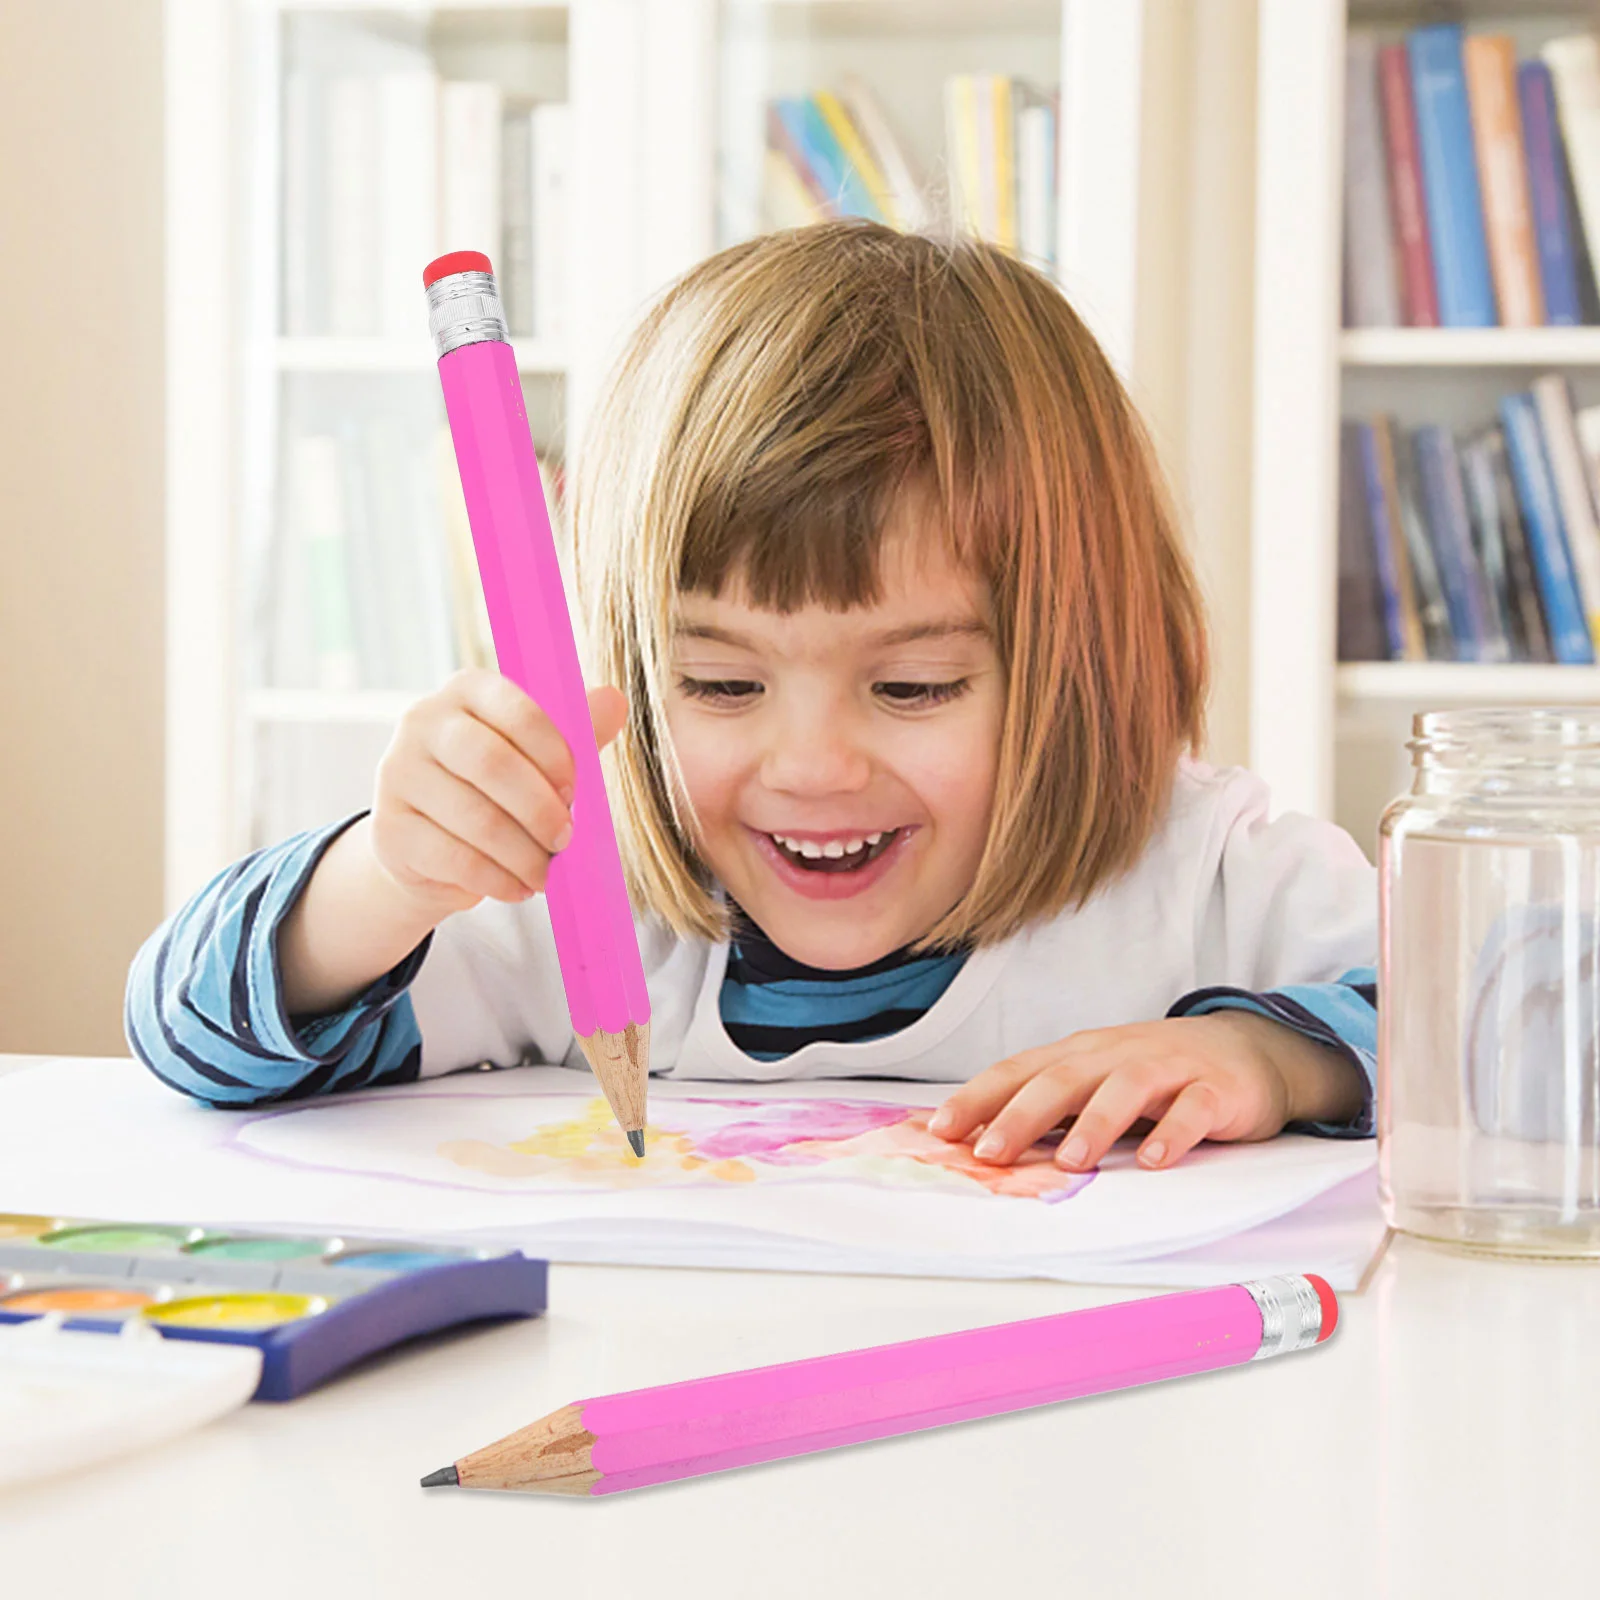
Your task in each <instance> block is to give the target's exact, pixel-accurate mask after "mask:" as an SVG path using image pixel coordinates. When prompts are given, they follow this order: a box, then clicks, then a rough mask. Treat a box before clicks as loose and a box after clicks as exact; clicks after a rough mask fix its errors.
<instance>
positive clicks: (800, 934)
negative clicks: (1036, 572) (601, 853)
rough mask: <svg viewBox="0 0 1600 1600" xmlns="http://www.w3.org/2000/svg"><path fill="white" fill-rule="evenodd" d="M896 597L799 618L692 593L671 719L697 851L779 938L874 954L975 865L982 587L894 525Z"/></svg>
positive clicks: (986, 758) (808, 956) (986, 803)
mask: <svg viewBox="0 0 1600 1600" xmlns="http://www.w3.org/2000/svg"><path fill="white" fill-rule="evenodd" d="M881 578H882V591H883V592H882V598H881V601H880V603H878V604H877V605H874V606H870V607H859V608H856V609H853V610H850V611H843V612H840V611H828V610H826V609H824V608H823V607H821V606H808V607H806V608H804V609H803V610H800V611H794V612H790V613H788V614H787V615H786V614H783V613H780V612H776V611H765V610H759V609H757V608H755V607H754V606H752V605H750V604H749V603H748V600H747V598H746V597H745V596H744V594H743V592H742V589H741V588H738V587H730V588H728V589H725V590H724V591H723V593H721V594H720V595H718V596H716V597H715V598H713V597H710V596H707V595H703V594H687V595H684V596H683V597H682V601H681V606H680V610H679V616H678V628H677V633H676V637H675V640H674V649H673V671H672V677H671V682H670V683H669V685H668V689H667V720H668V726H669V729H670V731H671V735H672V741H673V745H674V748H675V749H676V752H677V757H678V761H679V763H680V765H681V767H682V770H683V775H684V779H685V781H686V783H687V786H688V791H689V796H690V799H691V800H692V801H693V803H694V808H695V812H696V815H697V816H698V819H699V823H700V827H701V830H702V834H701V839H700V851H701V854H702V856H703V858H704V860H705V861H706V863H707V865H708V866H709V867H710V868H711V870H712V872H713V873H714V874H715V875H716V877H717V879H718V881H719V882H721V883H722V884H723V885H724V887H726V889H727V891H728V893H729V894H731V895H732V896H733V898H734V899H735V900H737V901H738V903H739V904H740V905H741V906H743V907H744V909H745V910H746V911H747V912H748V913H749V914H750V916H751V917H753V918H754V919H755V921H756V922H757V924H759V926H760V927H761V928H762V929H763V930H764V931H765V932H766V933H767V935H768V936H769V937H770V938H771V939H773V940H774V941H775V942H776V944H777V945H778V947H779V948H780V949H782V950H783V951H784V952H785V953H786V954H787V955H789V956H791V957H792V958H793V959H795V960H796V961H801V962H804V963H806V964H807V965H808V966H815V967H825V968H830V969H835V970H837V969H840V968H845V967H857V966H864V965H866V964H867V963H868V962H872V961H876V960H878V959H879V958H880V957H881V956H885V955H887V954H888V953H889V952H890V951H891V950H895V949H898V948H899V947H900V946H901V945H905V944H909V943H910V942H911V941H912V940H914V939H917V938H919V937H920V936H921V935H923V934H924V933H926V932H927V931H928V930H929V929H930V928H931V927H932V926H933V925H934V924H935V923H936V922H937V921H938V920H939V918H940V917H942V916H943V915H944V914H945V912H947V911H948V910H950V908H951V907H952V906H953V905H955V903H956V902H957V901H958V900H959V899H960V898H961V897H962V895H963V894H965V893H966V891H967V889H968V888H969V887H970V885H971V883H972V881H973V877H974V875H975V873H976V871H977V866H978V858H979V856H980V855H981V854H982V852H983V844H984V839H985V837H986V835H987V831H988V824H989V808H990V803H991V801H992V799H993V796H994V783H995V768H996V761H997V755H998V750H999V743H1000V723H1001V716H1002V712H1003V709H1004V704H1005V684H1004V681H1003V674H1002V671H1001V666H1000V660H999V657H998V655H997V653H996V650H995V646H994V640H993V638H992V637H991V635H990V632H989V625H988V621H987V604H986V601H987V595H986V591H985V587H984V585H983V584H982V583H981V582H980V581H978V580H977V579H975V578H974V577H973V576H972V575H971V574H970V573H968V572H966V571H964V570H963V569H962V568H960V567H958V566H956V565H955V564H954V563H953V562H951V560H950V559H949V557H948V556H946V555H945V554H944V553H943V551H942V549H941V548H939V546H938V544H937V542H936V541H932V540H927V539H922V540H918V538H917V537H916V535H915V533H914V532H913V531H911V530H909V529H906V530H905V531H900V530H897V529H893V528H891V529H890V530H888V531H887V532H886V535H885V538H884V542H883V550H882V572H881Z"/></svg>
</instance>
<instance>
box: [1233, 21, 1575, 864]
mask: <svg viewBox="0 0 1600 1600" xmlns="http://www.w3.org/2000/svg"><path fill="white" fill-rule="evenodd" d="M1424 12H1427V15H1426V16H1425V15H1424ZM1437 13H1438V8H1432V9H1431V10H1430V9H1429V8H1426V7H1424V6H1421V5H1418V4H1406V3H1402V0H1349V3H1348V4H1347V3H1346V0H1261V5H1260V16H1259V33H1258V59H1257V169H1256V180H1257V183H1256V284H1257V303H1256V323H1255V399H1254V406H1255V422H1254V471H1253V485H1252V491H1253V492H1252V500H1253V508H1252V519H1251V521H1252V527H1251V585H1252V587H1251V629H1250V651H1251V670H1250V685H1251V711H1250V742H1251V758H1250V759H1251V765H1252V766H1253V767H1254V768H1255V769H1256V770H1257V771H1258V772H1260V773H1261V774H1262V775H1263V776H1264V777H1265V778H1266V779H1267V781H1268V783H1269V784H1270V785H1271V788H1272V791H1273V797H1274V804H1275V806H1276V807H1278V808H1282V809H1293V810H1299V811H1307V812H1311V813H1313V814H1315V815H1318V816H1327V817H1333V818H1334V819H1335V820H1336V821H1338V822H1339V823H1340V824H1341V825H1342V826H1344V827H1346V828H1348V829H1349V830H1350V831H1351V833H1353V834H1354V835H1355V836H1356V838H1357V839H1358V840H1359V841H1360V842H1361V844H1362V845H1363V846H1364V847H1365V848H1366V849H1367V851H1368V853H1369V854H1371V853H1373V852H1375V850H1376V839H1377V823H1378V817H1379V815H1380V813H1381V811H1382V808H1383V806H1384V805H1385V804H1386V803H1387V801H1388V800H1389V799H1391V798H1393V797H1394V796H1395V795H1397V794H1399V793H1401V792H1402V790H1403V789H1405V788H1406V787H1408V786H1409V783H1410V758H1409V755H1408V753H1407V751H1406V749H1405V740H1406V739H1407V738H1408V737H1409V736H1410V731H1411V726H1412V718H1413V716H1414V714H1415V713H1416V712H1418V711H1423V710H1430V709H1443V708H1447V707H1450V706H1464V705H1474V704H1493V705H1517V704H1537V703H1541V702H1543V703H1550V702H1554V701H1559V702H1564V703H1584V704H1593V703H1597V702H1600V668H1594V667H1569V666H1527V665H1510V666H1486V665H1478V664H1457V663H1437V662H1392V663H1391V662H1362V663H1345V664H1340V663H1338V662H1337V661H1336V659H1335V657H1336V636H1335V622H1336V606H1337V565H1338V487H1337V476H1338V473H1337V451H1338V426H1339V419H1340V418H1341V416H1345V415H1352V416H1353V415H1361V414H1365V413H1369V412H1373V411H1378V410H1384V411H1391V412H1393V413H1394V414H1395V415H1396V416H1397V417H1398V418H1399V419H1400V420H1401V421H1402V422H1403V423H1406V424H1415V423H1420V422H1424V421H1439V422H1444V423H1447V424H1449V425H1451V426H1455V427H1468V426H1472V425H1474V424H1475V423H1480V422H1486V421H1488V420H1489V419H1490V417H1491V416H1492V414H1493V408H1494V403H1495V400H1496V399H1497V398H1498V397H1499V396H1500V395H1501V394H1503V393H1505V392H1506V391H1507V390H1509V389H1512V388H1514V387H1517V386H1520V385H1525V384H1526V382H1527V381H1528V380H1529V378H1530V377H1532V376H1535V375H1537V374H1540V373H1544V372H1564V373H1566V374H1567V376H1568V378H1569V379H1570V381H1571V382H1572V385H1573V388H1574V391H1575V394H1576V396H1577V398H1578V401H1579V403H1580V404H1591V403H1594V402H1595V401H1597V400H1600V328H1595V327H1582V328H1532V329H1510V328H1507V329H1501V328H1484V329H1459V328H1363V329H1351V330H1344V329H1341V327H1340V310H1341V307H1340V282H1341V248H1342V231H1341V209H1342V178H1343V139H1344V45H1345V35H1346V29H1347V27H1350V26H1370V27H1376V28H1379V29H1387V30H1393V31H1394V34H1395V36H1398V35H1399V33H1400V32H1402V31H1403V30H1404V29H1406V28H1408V27H1412V26H1416V25H1417V24H1418V23H1419V22H1421V21H1424V20H1438V16H1437ZM1449 15H1450V19H1451V20H1459V21H1462V22H1464V23H1465V24H1466V25H1467V26H1468V27H1469V28H1472V27H1484V28H1488V27H1493V28H1495V29H1496V30H1497V31H1503V32H1507V33H1510V34H1511V35H1512V37H1513V38H1514V39H1515V40H1516V42H1517V46H1518V50H1519V55H1526V54H1529V53H1531V52H1532V51H1533V50H1534V49H1536V48H1537V46H1538V45H1539V44H1540V43H1542V42H1543V41H1544V40H1545V39H1548V38H1551V37H1554V36H1556V35H1558V34H1561V33H1567V32H1576V31H1579V30H1581V29H1583V28H1586V27H1592V26H1594V25H1595V23H1596V16H1595V14H1594V12H1593V8H1592V7H1589V6H1586V5H1584V4H1582V3H1581V0H1572V3H1562V0H1538V3H1532V4H1519V3H1518V0H1490V3H1482V0H1468V3H1464V4H1458V5H1455V6H1453V7H1451V8H1450V11H1449Z"/></svg>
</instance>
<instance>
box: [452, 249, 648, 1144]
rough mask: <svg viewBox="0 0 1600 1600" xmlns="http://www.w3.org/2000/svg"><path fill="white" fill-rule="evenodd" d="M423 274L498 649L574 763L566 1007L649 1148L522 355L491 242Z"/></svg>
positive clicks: (640, 1010) (606, 831) (558, 885)
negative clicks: (509, 324)
mask: <svg viewBox="0 0 1600 1600" xmlns="http://www.w3.org/2000/svg"><path fill="white" fill-rule="evenodd" d="M422 283H423V287H424V288H425V289H426V290H427V292H428V328H429V331H430V332H431V333H432V335H433V341H434V348H435V349H437V350H438V352H439V381H440V383H441V384H443V386H444V405H445V412H446V414H447V415H448V417H449V419H450V436H451V438H452V439H453V440H454V441H455V448H456V464H457V466H458V467H459V468H460V471H461V489H462V493H463V495H464V496H465V498H466V502H467V520H468V521H469V522H470V523H471V525H472V543H473V548H474V549H475V550H476V552H477V557H478V572H479V575H480V577H481V578H482V580H483V597H484V600H485V602H486V604H487V607H488V612H489V628H490V632H491V633H492V634H493V635H494V650H495V657H496V660H497V661H498V663H499V668H500V671H501V672H502V673H503V674H504V675H505V676H506V677H507V678H509V679H510V680H511V681H512V682H513V683H514V684H516V686H517V687H518V688H519V689H521V690H522V691H523V693H524V694H526V695H527V696H528V697H529V698H530V699H531V700H533V701H534V703H535V704H536V705H538V707H539V709H540V710H541V711H543V712H544V714H545V715H546V716H547V717H549V719H550V720H551V721H552V722H553V723H554V724H555V725H556V728H557V729H558V730H559V732H560V734H561V736H562V738H564V739H565V740H566V741H567V745H568V747H569V748H570V749H571V751H572V759H573V763H574V767H575V769H576V779H575V781H574V785H573V797H572V842H571V843H570V844H568V846H567V847H566V849H564V850H562V851H560V852H558V853H557V854H556V855H555V856H554V857H552V858H551V862H550V872H549V876H548V878H547V879H546V882H545V891H544V892H545V899H546V900H547V901H548V902H549V905H550V922H551V925H552V927H553V928H554V930H555V940H556V953H557V955H558V956H559V958H560V962H561V981H562V983H563V985H564V986H565V988H566V991H567V1007H568V1009H569V1010H570V1011H571V1013H572V1026H573V1029H574V1030H575V1032H576V1033H577V1036H578V1043H579V1044H580V1045H582V1047H583V1053H584V1055H586V1056H587V1057H588V1059H589V1065H590V1066H591V1067H593V1068H594V1075H595V1077H596V1078H598V1079H599V1081H600V1087H601V1088H602V1089H603V1090H604V1091H605V1096H606V1099H607V1100H608V1101H609V1102H610V1105H611V1109H612V1111H613V1113H614V1114H615V1115H616V1119H617V1121H618V1122H619V1123H620V1124H621V1125H622V1131H623V1132H624V1133H626V1134H627V1136H628V1143H629V1145H630V1146H631V1147H632V1149H633V1153H634V1154H635V1155H637V1156H642V1155H643V1154H644V1118H645V1082H646V1077H647V1074H648V1072H649V1063H650V996H649V994H648V992H647V991H646V989H645V984H644V965H643V963H642V962H641V961H640V959H639V939H638V935H637V933H635V931H634V926H633V913H632V911H631V910H630V908H629V905H628V891H627V888H626V886H625V884H624V882H623V877H622V861H621V858H620V856H619V855H618V852H617V835H616V830H615V828H614V827H613V825H612V821H611V806H610V802H609V801H608V800H607V799H606V789H605V780H604V779H603V778H602V777H601V774H600V755H599V751H598V750H597V749H596V747H595V740H594V728H593V725H592V724H591V723H590V720H589V703H588V699H587V697H586V695H585V693H584V687H583V674H582V672H581V671H580V670H579V667H578V649H577V644H576V642H575V641H574V639H573V636H572V618H571V616H570V614H569V613H568V611H567V600H566V595H565V593H564V592H563V590H562V586H561V569H560V567H559V565H558V564H557V562H556V545H555V539H554V537H553V536H552V534H551V532H550V514H549V511H548V510H547V509H546V507H545V503H544V488H543V485H542V484H541V483H540V481H539V463H538V462H537V460H535V458H534V453H533V439H532V437H531V436H530V434H529V432H528V413H527V410H526V408H525V406H524V404H523V399H522V380H521V377H520V376H519V374H518V372H517V361H516V356H515V355H514V354H513V352H512V349H511V345H510V343H509V339H508V335H507V331H506V321H505V314H504V312H503V311H502V310H501V308H500V293H499V290H498V289H497V288H496V287H495V281H494V271H493V269H492V268H491V266H490V265H489V258H488V257H487V256H485V255H480V254H479V253H478V252H477V251H476V250H457V251H455V252H453V253H452V254H450V255H445V256H440V257H439V259H438V260H437V261H434V262H432V263H430V264H429V266H428V268H427V269H426V270H425V271H424V272H423V274H422Z"/></svg>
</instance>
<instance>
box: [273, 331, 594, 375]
mask: <svg viewBox="0 0 1600 1600" xmlns="http://www.w3.org/2000/svg"><path fill="white" fill-rule="evenodd" d="M511 348H512V349H513V350H514V351H515V352H516V357H517V370H518V371H519V372H522V373H524V374H538V375H540V376H543V377H559V376H561V375H562V374H564V373H565V372H566V370H567V356H566V350H565V348H564V347H563V345H562V344H561V343H559V342H558V341H556V340H553V339H552V340H540V339H517V338H513V339H512V341H511ZM273 358H274V360H275V361H276V363H277V366H278V370H279V371H280V372H427V373H431V372H432V371H433V369H434V363H435V360H436V357H435V356H434V352H433V346H432V345H430V344H429V343H428V341H427V340H426V339H411V340H407V339H382V338H364V339H363V338H352V339H333V338H301V339H289V338H282V337H280V338H279V339H277V340H276V341H275V342H274V345H273Z"/></svg>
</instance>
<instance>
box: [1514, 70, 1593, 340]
mask: <svg viewBox="0 0 1600 1600" xmlns="http://www.w3.org/2000/svg"><path fill="white" fill-rule="evenodd" d="M1517 102H1518V105H1519V106H1520V108H1521V111H1522V136H1523V140H1524V143H1525V144H1526V146H1527V153H1528V207H1529V213H1530V217H1531V220H1532V223H1533V237H1534V243H1535V246H1536V247H1537V250H1538V256H1539V280H1540V287H1541V288H1542V290H1543V292H1544V309H1545V321H1546V322H1547V323H1548V324H1550V326H1552V327H1572V326H1574V325H1575V324H1577V323H1580V322H1582V321H1583V304H1582V301H1581V300H1580V299H1579V295H1578V259H1577V255H1576V253H1575V251H1574V249H1573V233H1572V213H1571V210H1570V208H1569V205H1568V201H1567V189H1568V187H1569V179H1568V177H1567V174H1566V173H1565V172H1564V171H1563V168H1564V166H1565V152H1564V151H1563V150H1562V148H1561V135H1560V132H1559V130H1558V129H1557V127H1556V99H1555V89H1554V87H1553V85H1552V84H1551V81H1550V68H1549V67H1548V66H1547V65H1546V64H1545V63H1544V62H1543V61H1524V62H1523V63H1522V65H1521V66H1520V67H1518V68H1517Z"/></svg>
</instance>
